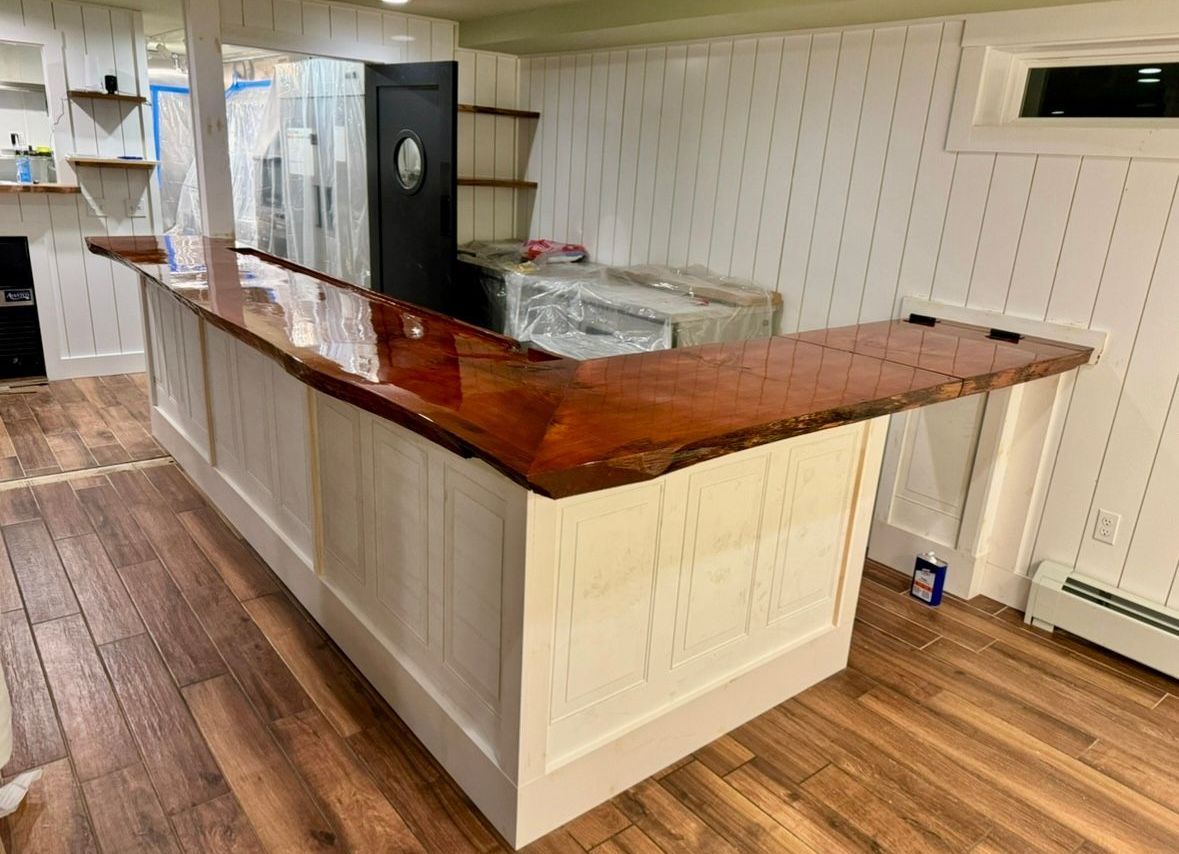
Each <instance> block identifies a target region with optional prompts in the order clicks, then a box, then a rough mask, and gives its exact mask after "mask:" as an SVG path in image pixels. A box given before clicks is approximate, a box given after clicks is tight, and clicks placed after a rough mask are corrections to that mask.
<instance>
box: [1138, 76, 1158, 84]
mask: <svg viewBox="0 0 1179 854" xmlns="http://www.w3.org/2000/svg"><path fill="white" fill-rule="evenodd" d="M1138 82H1139V83H1161V82H1162V81H1161V80H1159V78H1157V77H1139V78H1138Z"/></svg>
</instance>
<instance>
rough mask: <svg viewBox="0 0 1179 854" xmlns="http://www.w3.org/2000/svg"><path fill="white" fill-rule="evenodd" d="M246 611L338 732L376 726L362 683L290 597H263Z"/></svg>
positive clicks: (249, 604) (367, 694)
mask: <svg viewBox="0 0 1179 854" xmlns="http://www.w3.org/2000/svg"><path fill="white" fill-rule="evenodd" d="M245 608H246V610H247V611H248V612H249V614H250V616H251V617H252V618H253V620H254V622H255V623H257V625H258V627H259V628H260V629H261V630H262V633H263V634H264V635H266V638H267V639H268V640H269V641H270V643H271V645H272V646H273V647H274V648H275V649H276V650H277V651H278V654H279V655H280V656H282V660H283V662H284V663H285V664H286V666H287V667H288V668H289V669H290V671H291V672H292V673H293V674H294V675H295V678H296V679H298V680H299V684H300V685H302V686H303V688H304V689H305V690H306V691H307V693H308V694H309V695H310V697H311V701H312V702H313V703H315V705H316V706H317V707H318V708H319V710H320V712H322V713H323V716H324V717H325V718H327V720H328V721H329V722H331V725H332V727H333V728H334V729H335V730H336V732H338V733H339V734H340V735H342V736H345V737H347V736H350V735H355V734H356V733H358V732H360V731H361V730H362V729H365V728H366V727H370V726H373V725H375V724H376V723H377V715H376V713H375V712H374V711H373V706H374V703H373V699H372V695H371V694H370V693H369V691H368V690H367V689H366V688H365V686H364V683H363V681H362V680H361V679H360V677H358V676H357V675H356V674H355V673H353V672H352V670H351V669H350V668H349V667H348V665H347V664H346V663H345V661H344V659H343V658H342V656H341V655H340V653H338V652H337V651H336V650H335V649H334V648H333V647H332V646H331V644H330V643H329V642H328V641H327V640H326V639H325V638H323V637H322V636H321V635H320V634H319V633H318V632H317V631H316V630H315V629H314V628H313V627H312V625H311V624H310V623H308V622H307V620H306V618H305V617H304V616H303V615H302V614H300V613H299V611H298V609H296V608H295V606H294V605H292V604H291V603H290V602H289V601H288V600H287V598H286V597H285V596H283V595H282V594H277V593H276V594H273V595H270V596H263V597H261V598H258V599H253V600H251V601H249V602H246V603H245Z"/></svg>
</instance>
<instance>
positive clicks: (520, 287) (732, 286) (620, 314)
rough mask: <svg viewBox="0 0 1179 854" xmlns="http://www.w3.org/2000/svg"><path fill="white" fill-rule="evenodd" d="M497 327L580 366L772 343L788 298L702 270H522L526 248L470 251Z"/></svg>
mask: <svg viewBox="0 0 1179 854" xmlns="http://www.w3.org/2000/svg"><path fill="white" fill-rule="evenodd" d="M464 249H465V252H464V255H465V257H464V260H466V261H467V262H468V263H469V264H470V265H471V269H474V270H475V271H476V272H475V278H476V279H477V281H478V287H479V289H480V290H481V291H482V294H481V295H480V294H475V295H473V296H475V297H476V298H477V297H478V296H482V298H483V299H485V300H486V305H487V315H488V317H489V320H490V325H491V327H492V328H494V329H496V330H497V331H500V332H503V333H504V334H506V335H509V336H511V337H513V338H516V339H517V340H519V341H527V342H532V343H534V344H536V345H537V346H539V347H542V348H543V349H546V350H551V351H553V352H557V353H560V354H561V355H567V356H571V357H573V358H582V359H584V358H597V357H600V356H604V355H614V354H621V353H630V352H641V351H649V350H665V349H668V348H671V347H681V346H693V345H697V344H707V343H713V342H720V341H741V340H748V339H752V338H764V337H768V336H770V335H772V334H773V332H774V329H775V328H776V320H777V317H776V315H777V313H778V311H779V310H780V307H781V298H780V297H779V295H778V294H776V293H774V292H772V291H766V290H764V289H761V288H757V287H754V286H753V285H751V284H749V283H746V282H740V281H737V280H734V279H728V278H724V277H720V276H716V275H714V274H711V273H709V272H708V271H707V270H705V269H703V268H689V269H675V268H670V267H657V266H651V265H644V266H639V267H629V268H615V267H606V266H602V265H599V264H591V263H585V262H580V263H550V264H532V263H527V262H520V261H519V258H520V255H519V244H513V243H484V244H475V245H469V246H468V247H464Z"/></svg>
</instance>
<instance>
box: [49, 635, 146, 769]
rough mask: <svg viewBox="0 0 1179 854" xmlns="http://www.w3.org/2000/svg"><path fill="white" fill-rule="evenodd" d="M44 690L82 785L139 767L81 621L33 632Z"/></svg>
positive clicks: (112, 696)
mask: <svg viewBox="0 0 1179 854" xmlns="http://www.w3.org/2000/svg"><path fill="white" fill-rule="evenodd" d="M33 634H34V636H35V637H36V639H37V647H38V649H40V651H41V660H42V662H43V663H44V665H45V675H46V676H47V677H48V678H49V690H50V692H51V693H52V694H53V699H54V701H55V703H56V704H57V714H58V718H59V720H60V721H61V727H62V729H63V730H64V731H65V737H66V744H67V745H68V746H69V751H70V756H71V757H72V758H73V761H74V771H75V773H76V774H77V775H78V779H79V780H81V781H82V782H85V781H87V780H93V779H94V778H96V777H101V776H103V775H105V774H110V773H111V772H112V771H118V770H120V769H122V768H126V767H127V766H128V765H133V764H135V763H136V762H138V761H139V754H138V752H137V751H136V750H135V744H134V742H132V740H131V734H130V733H129V732H128V731H127V724H126V723H125V721H124V720H123V715H122V712H121V711H120V709H119V704H118V703H117V702H116V701H115V695H114V692H113V691H111V686H110V682H109V681H107V678H106V672H105V671H104V670H103V667H102V663H101V662H100V661H99V659H98V652H97V650H95V648H94V643H93V641H91V639H90V633H89V632H88V631H87V630H86V624H85V623H84V622H82V617H81V616H80V615H78V614H74V615H72V616H69V617H62V618H61V619H58V620H52V621H50V622H47V623H39V624H37V625H35V626H34V627H33Z"/></svg>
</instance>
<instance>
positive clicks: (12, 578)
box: [0, 539, 24, 614]
mask: <svg viewBox="0 0 1179 854" xmlns="http://www.w3.org/2000/svg"><path fill="white" fill-rule="evenodd" d="M23 607H24V603H23V602H22V601H21V598H20V587H19V586H18V585H17V583H16V574H15V573H14V572H13V571H12V561H11V560H9V558H8V549H7V548H5V546H4V540H3V539H0V614H3V613H4V612H5V611H17V610H20V609H21V608H23Z"/></svg>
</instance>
